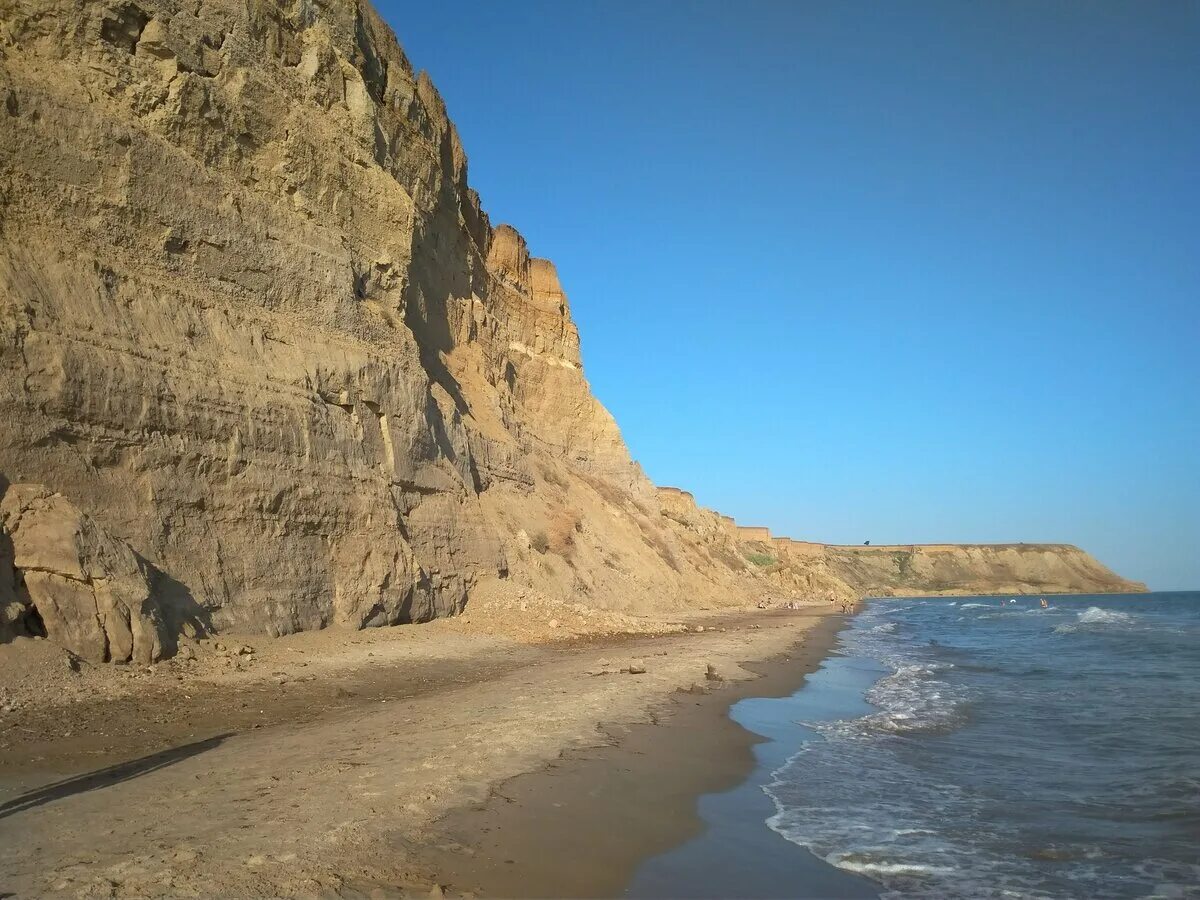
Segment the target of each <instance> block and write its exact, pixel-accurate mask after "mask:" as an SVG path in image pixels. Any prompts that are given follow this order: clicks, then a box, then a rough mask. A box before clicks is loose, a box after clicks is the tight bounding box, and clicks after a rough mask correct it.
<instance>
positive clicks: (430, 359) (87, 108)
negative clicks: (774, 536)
mask: <svg viewBox="0 0 1200 900" xmlns="http://www.w3.org/2000/svg"><path fill="white" fill-rule="evenodd" d="M497 139H503V136H499V137H498V138H497ZM9 484H13V485H25V487H23V488H22V489H21V490H20V491H19V492H18V493H17V494H16V495H14V497H13V498H10V501H9V503H8V505H7V507H6V509H7V510H8V512H6V513H5V518H4V519H3V520H0V639H4V638H6V637H12V636H13V635H20V634H40V633H45V632H46V631H47V629H48V630H49V631H50V632H51V635H50V636H51V637H55V638H56V639H59V640H61V641H63V642H64V643H66V644H67V645H68V646H71V647H73V648H75V649H77V650H79V652H81V653H85V652H86V653H87V654H88V655H89V656H91V657H95V658H113V659H119V658H132V657H138V658H144V657H147V656H154V655H157V654H159V653H161V652H167V653H169V652H170V649H171V647H172V640H171V635H172V634H173V633H175V632H177V631H178V630H179V629H182V628H202V629H211V630H221V629H224V628H230V627H239V628H245V629H253V630H258V631H263V632H268V633H271V634H282V633H288V632H292V631H296V630H301V629H311V628H320V627H324V626H326V625H330V624H341V625H346V626H350V627H364V626H372V625H384V624H390V623H398V622H410V621H422V620H427V619H430V618H433V617H435V616H444V615H453V614H455V613H458V612H460V611H461V610H462V609H463V608H464V605H465V604H466V603H468V602H469V601H470V599H471V598H472V596H473V595H474V592H475V591H477V590H478V589H480V588H481V586H485V585H487V586H491V587H494V586H495V585H496V584H501V583H504V584H516V585H526V586H529V587H532V588H534V589H536V590H538V591H540V592H542V593H544V594H546V595H549V596H552V597H559V598H571V599H573V600H578V601H580V602H583V603H587V604H591V605H592V606H595V607H597V608H606V609H617V610H627V611H645V610H662V609H667V610H669V609H677V608H678V609H682V608H686V607H689V606H715V605H722V604H741V603H750V602H755V601H756V600H757V599H758V598H760V597H761V596H762V595H763V593H764V591H768V590H780V591H784V592H787V593H789V594H790V595H793V596H804V595H807V596H818V595H819V596H826V595H827V596H830V597H833V596H848V595H850V594H853V593H857V592H860V591H861V592H865V593H879V592H882V591H884V590H888V589H900V588H901V585H903V584H907V583H908V582H906V581H905V579H906V578H907V579H909V580H910V581H912V579H916V581H912V583H917V581H920V579H922V578H923V579H926V580H925V582H922V583H927V584H928V585H929V586H930V588H929V589H934V587H933V586H934V585H943V584H944V585H946V586H947V589H954V588H955V587H956V586H961V587H962V588H963V589H969V590H975V589H978V588H981V587H982V586H983V585H984V583H985V582H987V583H988V584H990V585H991V586H992V587H994V588H996V589H997V590H1003V591H1006V592H1007V591H1011V590H1013V588H1012V587H1010V584H1016V583H1024V582H1021V579H1023V578H1025V577H1026V576H1029V577H1032V574H1031V573H1032V572H1033V571H1034V568H1026V569H1022V568H1020V567H1019V566H1018V567H1017V568H1013V567H1012V566H1010V564H1009V561H1008V557H1007V556H1005V555H1004V554H999V555H994V559H993V557H992V556H989V552H990V551H986V550H982V551H979V553H978V554H977V553H976V551H975V550H973V549H969V550H966V551H964V552H965V553H966V554H967V557H968V558H970V559H971V560H972V563H971V565H970V566H969V567H968V568H969V569H970V573H967V571H966V569H964V570H963V572H962V573H961V574H960V573H959V569H958V568H955V566H954V565H946V564H944V563H942V562H937V561H935V555H931V554H926V553H925V552H923V551H922V552H919V553H917V554H916V556H915V558H914V561H913V562H911V563H910V568H909V569H906V570H905V572H904V573H901V572H899V571H897V572H896V573H893V574H889V573H888V571H889V566H895V565H897V563H895V559H897V558H899V557H897V556H895V555H893V556H888V555H887V554H886V553H883V554H882V555H876V554H873V553H867V554H858V553H851V552H849V551H847V552H840V551H835V550H833V549H831V550H829V551H828V553H826V554H825V555H823V556H822V557H821V558H819V559H809V560H804V559H800V558H797V559H796V560H795V561H794V562H790V563H789V564H788V566H789V567H788V571H787V573H786V577H784V574H781V572H782V568H781V569H779V570H776V571H768V569H769V568H770V567H769V566H768V567H763V566H760V565H758V564H757V563H755V562H753V561H751V560H749V559H748V558H747V551H746V544H745V542H744V540H743V539H742V538H741V537H740V536H739V535H738V533H737V530H736V528H735V527H734V526H732V525H731V523H730V521H729V520H728V519H724V518H722V517H720V516H718V515H717V514H715V513H712V512H709V511H707V510H703V509H700V508H699V507H697V506H696V504H695V503H694V502H693V501H692V500H691V498H690V495H686V494H685V493H683V492H679V491H676V492H674V493H671V492H670V491H669V490H662V491H658V490H655V488H654V487H653V486H652V485H651V484H650V483H649V481H648V480H647V479H646V477H645V476H644V475H643V473H642V472H641V469H640V468H639V467H638V466H637V465H636V464H635V463H634V462H633V460H632V459H631V458H630V456H629V453H628V451H627V449H626V447H625V444H624V442H623V440H622V438H621V435H620V432H619V430H618V428H617V425H616V423H615V422H614V421H613V418H612V416H610V415H609V414H608V412H607V411H606V410H605V409H604V408H603V407H602V406H601V405H600V403H598V402H597V400H596V399H595V398H594V397H593V396H592V394H591V391H590V389H589V386H588V383H587V381H586V379H585V377H584V374H583V369H582V364H581V358H580V346H579V334H578V332H577V330H576V327H575V325H574V322H573V321H572V318H571V314H570V308H569V304H568V301H567V297H566V294H565V293H564V291H563V287H562V285H561V283H560V280H559V276H558V273H557V271H556V269H555V267H554V266H553V264H552V263H550V262H549V261H547V260H543V259H538V258H535V257H533V256H531V255H530V252H529V249H528V247H527V246H526V243H525V241H524V239H523V238H522V237H521V235H520V234H519V233H518V232H517V231H516V230H514V229H512V228H510V227H507V226H493V225H492V224H491V223H490V221H489V220H488V217H487V215H486V213H485V212H484V211H483V208H482V206H481V204H480V200H479V197H478V195H477V194H476V193H475V191H474V190H473V189H472V188H471V187H470V186H469V184H468V180H467V158H466V154H465V153H464V150H463V148H462V146H461V144H460V141H459V138H458V134H457V132H456V131H455V128H454V126H453V124H451V122H450V119H449V118H448V116H447V112H446V109H445V106H444V104H443V102H442V99H441V97H440V96H439V95H438V92H437V90H436V88H435V87H434V85H433V84H432V82H431V81H430V80H429V78H428V77H427V76H426V75H425V74H424V73H418V72H415V71H414V70H413V68H412V66H411V65H410V64H409V62H408V59H407V58H406V57H405V55H404V52H403V51H402V50H401V48H400V46H399V44H398V43H397V42H396V39H395V37H394V35H393V34H392V32H391V29H390V28H388V27H387V25H385V24H384V23H383V22H382V20H381V19H380V18H379V17H378V16H377V15H376V13H375V12H374V11H373V10H372V9H371V8H370V7H369V6H368V5H367V4H365V3H356V2H351V0H313V2H306V3H302V4H293V5H290V6H285V5H281V4H278V3H274V2H269V0H212V2H205V3H203V4H182V3H179V2H177V0H121V2H105V3H84V4H79V3H69V2H66V0H0V494H3V493H4V491H5V489H6V488H7V486H8V485H9ZM6 529H7V530H6ZM751 537H756V536H753V535H752V536H751ZM757 537H761V536H757ZM48 542H49V543H48ZM50 544H53V548H52V549H53V553H50V552H49V551H48V550H47V547H48V546H49V545H50ZM895 552H896V553H899V552H900V551H895ZM1006 552H1007V551H1006ZM1012 552H1013V553H1016V554H1017V556H1018V557H1021V558H1024V555H1023V554H1022V553H1019V552H1017V551H1012ZM1031 552H1032V551H1031ZM1041 552H1042V553H1043V556H1045V557H1046V558H1045V559H1043V560H1042V561H1041V562H1040V563H1039V566H1040V568H1037V571H1038V572H1041V571H1045V572H1047V573H1049V574H1047V575H1046V577H1045V578H1042V577H1041V576H1040V575H1039V576H1038V580H1037V581H1036V584H1037V585H1038V587H1036V588H1031V589H1036V590H1050V589H1051V588H1050V587H1042V585H1043V584H1056V585H1060V586H1062V587H1064V588H1068V587H1071V586H1074V587H1078V588H1080V589H1089V590H1091V589H1100V586H1101V585H1104V584H1110V583H1111V584H1116V582H1117V581H1119V579H1117V580H1115V581H1114V580H1113V579H1115V576H1111V573H1107V575H1104V576H1103V577H1101V575H1102V573H1104V572H1106V570H1103V569H1102V567H1099V566H1098V565H1094V568H1093V569H1087V567H1085V566H1083V565H1082V563H1078V562H1077V561H1076V556H1077V555H1078V556H1079V557H1080V558H1084V559H1086V558H1085V557H1082V554H1079V553H1078V551H1075V550H1073V549H1072V550H1071V551H1070V553H1069V554H1067V553H1066V551H1060V550H1046V551H1041ZM979 554H982V555H979ZM1056 554H1058V555H1060V556H1062V560H1063V561H1062V564H1061V565H1059V566H1057V567H1056V565H1055V564H1054V563H1053V557H1054V556H1055V555H1056ZM936 559H940V557H937V558H936ZM990 565H994V566H995V569H994V572H993V575H992V576H989V575H988V574H987V571H988V566H990ZM1068 572H1070V573H1074V574H1072V575H1071V577H1068ZM1087 572H1093V573H1094V578H1093V580H1092V581H1088V577H1087V576H1086V573H1087ZM914 573H922V574H921V575H919V576H918V575H917V574H914ZM31 575H32V576H33V577H30V576H31ZM114 578H121V579H124V580H125V582H127V583H128V584H129V585H130V587H128V589H127V590H126V591H125V593H123V594H122V595H121V597H120V598H117V599H114V597H113V596H111V591H109V590H108V588H107V587H106V585H108V584H109V583H110V582H111V581H112V579H114ZM897 579H898V580H897ZM989 579H990V580H989ZM1047 579H1048V580H1047ZM125 582H123V583H125ZM1029 583H1030V584H1034V583H1035V582H1029ZM938 589H941V588H938ZM143 592H145V595H146V597H147V599H145V600H144V601H143V600H138V601H137V602H135V601H134V600H133V599H130V598H137V597H142V596H143ZM106 617H107V618H106ZM127 633H129V634H135V635H140V637H139V638H138V642H137V648H141V649H136V648H135V647H134V644H133V643H131V641H132V638H130V639H126V634H127Z"/></svg>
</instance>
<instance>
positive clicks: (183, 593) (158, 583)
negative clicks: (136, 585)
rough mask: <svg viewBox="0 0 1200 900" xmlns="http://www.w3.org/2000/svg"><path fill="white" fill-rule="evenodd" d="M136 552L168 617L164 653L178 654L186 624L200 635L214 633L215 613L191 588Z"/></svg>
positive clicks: (153, 592)
mask: <svg viewBox="0 0 1200 900" xmlns="http://www.w3.org/2000/svg"><path fill="white" fill-rule="evenodd" d="M135 553H136V551H135ZM136 555H137V557H138V561H139V562H141V564H142V565H143V566H145V567H146V571H147V572H148V573H149V575H150V596H151V597H152V598H153V600H154V602H155V603H157V604H158V608H159V609H160V610H162V614H163V617H164V618H165V620H166V621H165V622H164V623H163V624H164V625H166V634H165V635H164V638H163V656H164V657H169V656H174V655H175V653H176V651H177V650H178V649H179V643H178V642H179V635H180V634H181V633H183V632H184V630H185V627H187V628H190V630H191V632H192V634H194V635H195V636H196V637H197V638H202V637H207V636H208V635H210V634H212V633H213V624H212V614H211V613H210V612H209V611H208V609H206V608H205V607H204V606H202V605H201V604H200V603H199V601H197V600H196V598H195V597H194V596H193V595H192V590H191V588H189V587H188V586H187V585H186V584H184V583H183V582H182V581H179V580H178V579H177V578H174V577H173V576H171V575H168V574H167V573H166V572H164V571H163V570H162V569H160V568H158V567H157V566H155V565H154V564H153V563H151V562H149V561H147V560H146V559H145V558H144V557H143V556H142V555H141V554H136Z"/></svg>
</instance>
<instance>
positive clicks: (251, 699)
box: [0, 604, 842, 897]
mask: <svg viewBox="0 0 1200 900" xmlns="http://www.w3.org/2000/svg"><path fill="white" fill-rule="evenodd" d="M841 621H842V617H841V616H834V615H830V609H829V607H828V605H826V604H822V605H820V606H813V607H811V608H808V609H802V610H778V611H771V612H765V611H755V612H749V611H747V612H743V613H737V614H722V615H715V614H709V615H692V616H690V617H688V618H687V619H685V620H682V621H681V620H680V619H679V618H678V617H676V618H675V619H673V620H672V621H671V622H670V623H666V622H664V623H662V625H663V629H662V630H664V631H668V632H669V633H664V634H657V635H656V634H637V635H574V636H571V637H567V638H564V639H561V640H551V639H544V638H545V635H542V636H541V637H542V638H543V639H539V640H537V641H532V642H531V641H529V640H520V639H516V638H514V637H511V636H506V635H502V634H497V633H493V634H487V633H485V632H486V631H488V630H493V629H490V628H487V629H485V628H483V627H480V626H479V623H478V622H476V623H475V624H471V622H470V620H469V619H466V620H457V621H456V620H449V621H446V622H438V623H434V624H431V625H425V626H412V627H400V628H392V629H376V630H370V631H365V632H356V633H353V634H351V635H347V634H345V633H341V632H338V631H335V630H331V631H326V632H316V633H305V634H299V635H292V636H289V637H285V638H281V639H278V640H271V641H258V642H256V643H252V642H251V641H250V640H247V641H246V642H245V643H244V644H241V645H239V643H238V641H237V640H236V638H233V637H229V636H224V637H223V638H222V640H221V641H220V642H219V644H220V647H221V649H220V650H217V649H216V647H217V645H218V642H213V641H209V642H204V644H203V645H202V646H200V647H199V648H198V651H197V654H196V656H197V658H196V659H195V660H193V661H190V662H187V661H183V660H176V661H172V662H170V663H163V664H159V665H158V666H155V667H153V668H152V669H149V670H145V669H134V668H132V667H129V668H126V669H124V670H121V669H115V668H113V667H85V669H84V670H83V671H81V672H79V673H74V672H72V671H71V670H70V669H69V668H68V666H66V665H65V663H64V655H63V654H62V653H61V651H57V650H55V649H54V648H52V647H51V646H50V645H49V644H48V643H47V642H38V646H37V649H38V651H40V652H41V654H42V657H43V658H41V659H39V660H36V661H34V662H35V663H36V664H32V663H31V661H30V658H29V657H30V653H29V645H28V643H26V642H22V643H21V645H19V646H15V645H8V646H5V647H0V667H4V666H11V665H12V664H13V663H14V661H17V662H20V663H21V665H22V666H23V669H22V671H23V672H25V674H24V675H23V676H21V675H17V674H16V672H15V670H14V671H12V672H7V671H6V673H5V674H6V677H5V681H4V683H5V684H6V685H9V686H10V687H9V692H8V694H7V695H6V698H5V705H6V709H7V710H8V711H6V712H5V714H4V718H3V724H4V730H3V732H2V733H3V738H2V741H3V747H2V748H0V749H2V750H3V753H4V758H5V766H4V771H3V776H2V781H0V789H2V791H3V794H2V795H0V835H2V836H3V839H2V840H0V847H2V848H3V849H0V870H2V871H3V873H4V875H3V881H2V882H0V890H3V891H8V892H15V893H16V894H18V895H20V896H28V895H35V894H36V895H47V894H49V895H63V896H84V897H89V896H133V895H137V896H145V895H149V896H156V895H173V896H187V895H191V896H205V895H212V894H215V893H223V894H231V893H236V894H240V895H246V896H267V895H280V894H284V895H288V894H291V895H338V896H370V895H376V896H388V895H403V894H418V895H424V894H427V893H429V891H430V890H441V891H444V892H445V893H447V894H450V895H455V894H466V893H471V894H477V895H479V894H482V895H488V896H609V895H612V894H614V893H617V892H619V891H620V890H621V888H622V886H623V885H624V884H625V882H626V881H627V879H628V877H629V875H630V873H631V872H632V871H633V868H634V867H635V866H636V865H637V863H638V862H639V861H640V860H642V859H644V858H646V857H648V856H650V855H653V854H654V853H656V852H659V851H661V850H664V849H667V848H669V847H670V846H673V845H674V844H676V843H678V842H680V841H681V840H684V839H686V838H687V837H689V836H690V835H691V834H693V833H695V831H696V830H697V829H698V827H699V820H698V819H697V818H696V815H695V812H694V805H695V798H696V796H697V795H698V794H699V793H702V792H706V791H711V790H715V789H720V788H722V787H727V786H730V785H732V784H734V783H736V782H737V781H738V780H739V779H740V778H741V777H743V776H744V775H745V773H746V772H747V771H748V770H749V768H750V765H751V754H750V753H749V748H750V746H751V745H752V743H753V742H754V740H755V738H754V736H752V735H750V734H749V733H747V732H745V731H744V730H742V729H741V728H740V727H739V726H737V725H735V724H734V723H732V722H731V721H730V720H729V719H728V717H727V715H726V712H727V710H728V707H729V705H730V704H731V703H732V702H734V701H735V700H737V699H738V698H740V697H741V696H745V695H747V694H755V695H771V694H777V693H787V692H790V691H792V690H794V689H795V688H796V687H797V686H798V685H799V684H800V682H801V681H802V680H803V676H804V674H805V673H806V672H808V671H811V670H812V669H813V668H814V667H815V666H816V665H817V664H819V662H820V660H821V658H822V657H823V655H824V654H825V653H826V652H827V651H828V649H829V647H830V646H831V644H832V641H833V638H834V635H835V633H836V629H837V627H838V625H839V623H840V622H841ZM680 625H682V626H684V627H685V628H686V631H684V630H681V629H680ZM646 627H647V629H653V627H654V623H647V624H646ZM700 629H703V630H700ZM243 650H246V651H249V652H243ZM18 654H19V655H20V656H21V657H22V658H21V660H17V659H16V658H17V656H18ZM230 660H232V662H230ZM623 669H624V670H626V671H622V670H623ZM643 669H644V671H640V670H643ZM81 681H82V682H86V683H85V684H82V685H80V684H79V682H81ZM56 685H58V686H57V687H56ZM72 689H74V690H76V691H77V692H78V693H79V695H80V698H81V699H74V698H73V697H72V694H71V691H72ZM87 698H91V699H87ZM631 810H636V815H631Z"/></svg>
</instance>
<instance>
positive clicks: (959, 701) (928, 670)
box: [805, 663, 970, 740]
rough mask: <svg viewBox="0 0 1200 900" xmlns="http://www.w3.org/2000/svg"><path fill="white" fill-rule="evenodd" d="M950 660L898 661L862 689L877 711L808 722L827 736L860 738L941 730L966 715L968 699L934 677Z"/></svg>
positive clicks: (956, 725) (956, 724)
mask: <svg viewBox="0 0 1200 900" xmlns="http://www.w3.org/2000/svg"><path fill="white" fill-rule="evenodd" d="M953 668H954V666H953V664H950V663H941V664H928V663H926V664H910V665H902V666H900V667H899V668H898V669H896V671H894V672H892V673H891V674H890V675H885V676H883V677H882V678H880V679H879V680H878V681H877V682H875V684H874V685H872V686H871V688H870V689H869V690H868V691H867V693H866V700H867V702H868V703H870V704H871V705H872V706H876V707H878V708H879V711H878V712H874V713H870V714H868V715H865V716H860V717H859V718H855V719H838V720H835V721H832V722H808V723H805V724H806V725H807V726H808V727H810V728H812V729H814V730H815V731H818V732H820V733H822V734H823V735H825V737H827V738H834V739H837V738H841V739H850V740H853V739H860V738H865V737H870V736H872V735H879V734H891V735H907V734H944V733H947V732H950V731H954V730H956V729H958V728H960V727H962V726H963V725H964V724H965V723H966V722H967V721H969V718H970V703H968V702H967V700H966V698H965V697H964V696H963V695H962V692H961V691H960V690H958V689H956V688H954V687H952V686H951V685H949V684H948V683H946V682H945V681H942V680H941V679H939V678H937V677H936V676H937V675H938V673H941V672H945V671H948V670H950V669H953Z"/></svg>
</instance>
